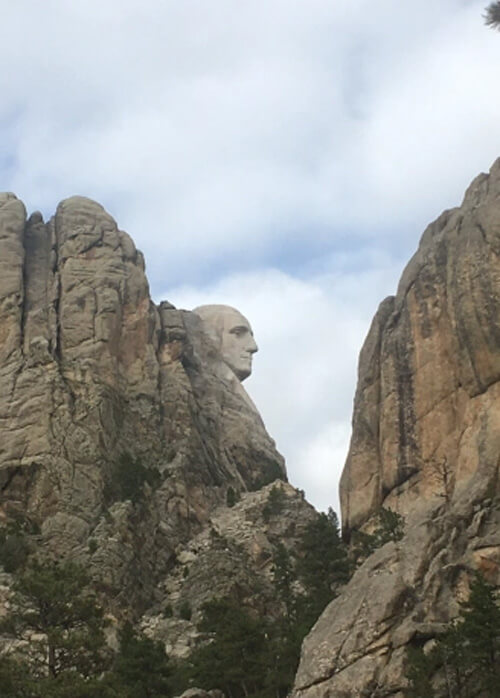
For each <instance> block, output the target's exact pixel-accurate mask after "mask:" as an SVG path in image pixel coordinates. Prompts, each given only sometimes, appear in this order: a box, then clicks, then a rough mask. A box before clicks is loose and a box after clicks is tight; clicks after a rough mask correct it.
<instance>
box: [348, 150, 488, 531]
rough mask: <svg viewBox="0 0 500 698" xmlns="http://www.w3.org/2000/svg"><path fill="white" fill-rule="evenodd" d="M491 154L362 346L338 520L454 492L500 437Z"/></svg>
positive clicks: (427, 240)
mask: <svg viewBox="0 0 500 698" xmlns="http://www.w3.org/2000/svg"><path fill="white" fill-rule="evenodd" d="M499 255H500V160H499V161H497V162H496V163H495V165H494V166H493V167H492V169H491V172H490V174H489V175H484V174H483V175H480V176H479V177H478V178H476V179H475V180H474V182H473V183H472V184H471V186H470V187H469V189H468V190H467V193H466V195H465V198H464V201H463V204H462V206H461V207H460V208H457V209H453V210H451V211H446V212H445V213H443V214H442V215H441V216H440V217H439V218H438V219H437V221H436V222H434V223H432V224H431V225H430V226H429V227H428V228H427V230H426V231H425V233H424V235H423V237H422V240H421V243H420V247H419V249H418V252H417V253H416V254H415V256H414V257H413V259H412V260H411V261H410V263H409V264H408V266H407V267H406V269H405V271H404V273H403V276H402V279H401V282H400V284H399V288H398V293H397V295H396V296H395V297H391V298H388V299H386V300H385V301H384V302H383V303H382V304H381V306H380V309H379V311H378V313H377V315H376V317H375V319H374V321H373V323H372V327H371V329H370V332H369V334H368V337H367V339H366V341H365V344H364V346H363V349H362V351H361V355H360V360H359V379H358V387H357V392H356V398H355V405H354V414H353V434H352V441H351V448H350V451H349V456H348V459H347V463H346V466H345V469H344V472H343V475H342V480H341V486H340V493H341V504H342V520H343V527H344V531H345V532H346V533H348V531H349V530H350V529H352V528H353V527H354V528H355V527H358V526H360V525H361V524H363V522H365V521H367V519H369V517H370V516H371V515H372V514H373V513H374V512H375V511H376V510H377V508H378V507H379V506H380V505H382V504H384V505H385V506H390V507H393V508H397V509H398V511H400V512H401V513H402V514H404V515H407V514H408V513H409V512H410V511H411V510H412V509H413V508H414V507H415V506H420V505H422V506H427V503H428V502H429V501H430V500H432V499H433V498H435V497H437V496H447V497H449V498H452V499H453V498H455V497H459V496H460V494H461V493H462V492H466V491H467V490H468V488H470V487H471V486H473V481H474V479H476V478H479V479H482V478H483V477H484V476H485V475H486V476H488V473H489V472H490V471H491V470H492V469H493V470H494V469H495V468H496V467H497V457H498V456H497V454H498V447H499V445H500V440H499V439H500V429H499V427H500V422H499V417H498V414H499V413H500V394H499V390H500V386H499V379H500V324H499V321H498V318H499V317H500V259H499Z"/></svg>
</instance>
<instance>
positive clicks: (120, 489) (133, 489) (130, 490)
mask: <svg viewBox="0 0 500 698" xmlns="http://www.w3.org/2000/svg"><path fill="white" fill-rule="evenodd" d="M160 482H161V476H160V473H159V471H158V470H157V469H156V468H146V467H145V466H144V465H143V464H142V463H141V461H140V460H139V459H138V458H134V457H133V456H131V455H130V453H122V455H121V456H120V457H119V458H118V460H117V461H116V463H114V464H113V466H112V468H111V472H110V476H109V478H108V482H107V484H106V487H105V492H104V494H105V498H106V500H107V501H108V502H116V501H118V502H123V501H125V500H127V499H129V500H130V501H131V502H132V503H133V504H136V503H137V502H139V501H140V500H141V499H142V498H143V497H144V485H145V484H146V483H147V484H148V485H149V486H150V487H151V488H153V489H155V488H156V487H158V486H159V485H160Z"/></svg>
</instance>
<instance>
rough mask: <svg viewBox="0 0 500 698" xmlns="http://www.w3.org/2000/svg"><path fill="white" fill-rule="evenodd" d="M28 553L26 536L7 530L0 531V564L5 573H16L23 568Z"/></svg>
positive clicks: (28, 547)
mask: <svg viewBox="0 0 500 698" xmlns="http://www.w3.org/2000/svg"><path fill="white" fill-rule="evenodd" d="M29 553H30V545H29V542H28V540H27V539H26V536H25V535H24V534H23V533H21V532H19V531H15V530H14V531H13V530H12V529H11V530H9V528H5V529H2V530H1V531H0V564H1V565H2V567H3V568H4V570H5V572H9V573H12V572H16V571H17V570H19V569H21V568H22V567H24V565H25V563H26V560H27V559H28V556H29Z"/></svg>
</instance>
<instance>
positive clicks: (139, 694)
mask: <svg viewBox="0 0 500 698" xmlns="http://www.w3.org/2000/svg"><path fill="white" fill-rule="evenodd" d="M112 675H113V678H114V679H115V684H116V685H117V686H119V688H120V690H121V695H122V696H126V698H163V697H164V696H169V695H171V692H170V676H171V669H170V665H169V663H168V659H167V656H166V654H165V648H164V647H163V645H162V643H161V642H156V641H154V640H151V639H150V638H148V637H145V636H141V635H138V634H137V633H135V632H134V630H133V628H132V626H131V625H130V624H129V623H127V624H126V625H125V627H124V628H123V629H122V631H121V633H120V650H119V653H118V655H117V657H116V659H115V662H114V665H113V671H112Z"/></svg>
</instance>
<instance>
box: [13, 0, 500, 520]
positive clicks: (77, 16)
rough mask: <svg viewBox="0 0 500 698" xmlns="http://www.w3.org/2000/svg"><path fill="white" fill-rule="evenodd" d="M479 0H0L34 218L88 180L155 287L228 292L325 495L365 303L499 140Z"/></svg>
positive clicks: (337, 458)
mask: <svg viewBox="0 0 500 698" xmlns="http://www.w3.org/2000/svg"><path fill="white" fill-rule="evenodd" d="M486 4H487V0H432V2H431V1H430V0H427V1H424V2H415V3H412V2H401V0H253V2H251V3H249V2H243V1H240V2H239V1H238V0H211V1H210V2H209V1H208V0H181V1H179V0H105V1H103V0H99V1H98V0H85V2H77V1H76V0H45V1H44V2H43V3H40V2H38V1H37V0H16V2H7V0H3V2H2V22H1V24H0V59H1V65H2V70H1V71H0V95H1V99H0V128H1V133H2V138H1V140H0V189H2V190H10V191H14V192H15V193H16V194H17V195H18V196H19V197H21V198H22V199H23V200H24V201H25V203H26V205H27V207H28V209H29V210H30V211H33V210H35V209H40V210H42V212H43V213H44V214H45V215H47V216H49V215H51V214H52V212H53V211H54V209H55V206H56V205H57V203H58V201H59V200H61V199H63V198H65V197H67V196H69V195H72V194H76V193H78V194H83V195H86V196H90V197H92V198H95V199H97V200H98V201H99V202H100V203H102V204H103V205H104V206H105V207H106V208H107V209H108V210H109V211H110V212H111V213H112V214H113V215H114V217H115V218H116V219H117V221H118V223H119V225H120V226H121V227H122V228H123V229H125V230H127V231H128V232H129V233H130V234H131V235H132V237H133V238H134V239H135V241H136V244H137V246H138V247H139V248H141V249H142V250H143V252H144V253H145V255H146V262H147V269H148V276H149V280H150V284H151V290H152V294H153V297H154V298H155V299H156V300H161V299H168V300H170V301H171V302H173V303H174V304H175V305H177V306H178V307H185V308H192V307H194V306H195V305H198V304H201V303H210V302H217V303H228V304H231V305H235V306H237V307H238V308H240V309H241V310H242V311H243V312H244V313H245V314H246V315H247V316H248V318H249V319H250V321H251V322H252V324H253V326H254V330H255V335H256V338H257V341H258V343H259V346H260V353H259V354H257V355H256V357H255V360H254V374H253V375H252V377H251V378H250V379H249V380H248V381H247V383H246V384H245V385H246V386H247V389H248V391H249V393H250V394H251V395H252V397H253V399H254V401H255V402H256V404H257V406H258V407H259V408H260V410H261V413H262V415H263V417H264V420H265V422H266V424H267V426H268V429H269V431H270V433H271V434H272V435H273V436H274V438H275V439H276V441H277V444H278V447H279V448H280V450H281V451H282V452H283V454H284V455H285V457H286V459H287V463H288V469H289V476H290V479H291V481H292V482H293V483H294V484H295V485H297V486H298V487H300V488H303V489H304V490H305V491H306V494H307V496H308V498H309V499H310V501H312V502H313V503H314V504H315V505H316V506H317V507H320V508H326V507H327V506H328V505H330V504H332V505H333V506H334V507H335V508H337V501H338V499H337V481H338V477H339V474H340V471H341V468H342V466H343V462H344V459H345V456H346V452H347V447H348V442H349V435H350V419H351V409H352V398H353V393H354V387H355V380H356V363H357V355H358V352H359V349H360V346H361V343H362V341H363V338H364V336H365V334H366V332H367V329H368V326H369V323H370V320H371V318H372V316H373V314H374V312H375V310H376V308H377V305H378V303H379V302H380V301H381V300H382V298H384V297H385V296H386V295H388V294H390V293H393V292H394V290H395V287H396V284H397V280H398V277H399V275H400V273H401V271H402V269H403V266H404V264H405V263H406V261H407V260H408V259H409V257H410V256H411V254H412V253H413V251H414V250H415V248H416V246H417V244H418V240H419V237H420V235H421V233H422V231H423V229H424V227H425V225H426V224H427V223H429V222H430V221H431V220H433V219H434V218H435V217H436V216H437V215H438V214H439V213H440V212H441V211H442V210H443V209H445V208H449V207H451V206H455V205H457V204H459V203H460V201H461V198H462V195H463V191H464V189H465V188H466V186H467V185H468V184H469V182H470V180H471V179H472V178H473V177H474V176H475V175H476V174H478V173H479V172H480V171H484V170H487V169H488V168H489V167H490V165H491V164H492V162H493V161H494V160H495V159H496V157H497V156H499V155H500V90H498V76H499V70H500V34H498V33H497V32H494V31H492V30H490V29H487V28H486V27H485V26H484V25H483V20H482V13H483V11H484V7H485V5H486Z"/></svg>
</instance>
